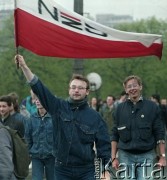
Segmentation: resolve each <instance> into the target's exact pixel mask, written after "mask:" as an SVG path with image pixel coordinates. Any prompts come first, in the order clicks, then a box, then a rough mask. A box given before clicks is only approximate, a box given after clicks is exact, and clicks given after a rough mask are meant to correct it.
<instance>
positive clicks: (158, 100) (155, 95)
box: [151, 94, 161, 104]
mask: <svg viewBox="0 0 167 180" xmlns="http://www.w3.org/2000/svg"><path fill="white" fill-rule="evenodd" d="M151 97H153V98H154V99H156V100H157V102H158V103H159V104H161V101H160V100H161V98H160V95H159V94H152V96H151Z"/></svg>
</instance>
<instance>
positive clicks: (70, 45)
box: [15, 0, 163, 58]
mask: <svg viewBox="0 0 167 180" xmlns="http://www.w3.org/2000/svg"><path fill="white" fill-rule="evenodd" d="M15 1H16V8H15V40H16V47H18V46H22V47H24V48H26V49H28V50H30V51H32V52H34V53H36V54H38V55H41V56H52V57H65V58H128V57H140V56H152V55H155V56H157V57H159V58H161V56H162V48H163V44H162V36H161V35H157V34H146V33H132V32H125V31H119V30H116V29H112V28H109V27H106V26H103V25H101V24H99V23H96V22H94V21H92V20H89V19H87V18H85V17H83V16H81V15H79V14H77V13H75V12H71V11H68V10H67V9H64V8H63V7H61V6H60V5H59V4H57V3H56V2H55V1H54V0H15Z"/></svg>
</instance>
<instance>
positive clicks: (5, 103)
mask: <svg viewBox="0 0 167 180" xmlns="http://www.w3.org/2000/svg"><path fill="white" fill-rule="evenodd" d="M13 109H14V105H13V99H12V97H11V96H9V95H4V96H1V97H0V115H1V118H0V122H1V123H2V124H3V125H4V126H9V127H10V128H11V129H14V130H17V131H18V133H19V135H20V136H21V137H24V133H25V128H24V123H23V121H22V120H21V119H17V118H16V117H14V116H11V114H10V113H11V110H13ZM15 118H16V119H15Z"/></svg>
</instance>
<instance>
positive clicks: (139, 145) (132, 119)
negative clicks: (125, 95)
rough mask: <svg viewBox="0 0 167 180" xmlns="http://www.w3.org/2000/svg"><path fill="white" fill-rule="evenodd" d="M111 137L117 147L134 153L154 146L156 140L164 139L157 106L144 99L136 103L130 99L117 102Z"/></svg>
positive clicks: (163, 129)
mask: <svg viewBox="0 0 167 180" xmlns="http://www.w3.org/2000/svg"><path fill="white" fill-rule="evenodd" d="M111 139H112V141H117V142H118V148H119V149H122V150H127V151H131V152H134V153H137V152H145V151H148V150H151V149H153V148H155V146H156V142H157V141H158V140H162V139H165V128H164V126H163V123H162V120H161V114H160V109H159V107H158V106H157V105H156V104H155V103H154V102H152V101H150V100H146V99H143V100H140V101H139V102H137V104H136V105H134V104H133V103H132V102H131V101H130V100H127V101H125V102H123V103H121V104H119V106H118V107H117V109H116V112H115V114H114V127H113V129H112V137H111Z"/></svg>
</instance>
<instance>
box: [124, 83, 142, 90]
mask: <svg viewBox="0 0 167 180" xmlns="http://www.w3.org/2000/svg"><path fill="white" fill-rule="evenodd" d="M138 86H139V85H138V84H136V83H135V84H129V85H128V86H127V87H126V89H131V88H136V87H138Z"/></svg>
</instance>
